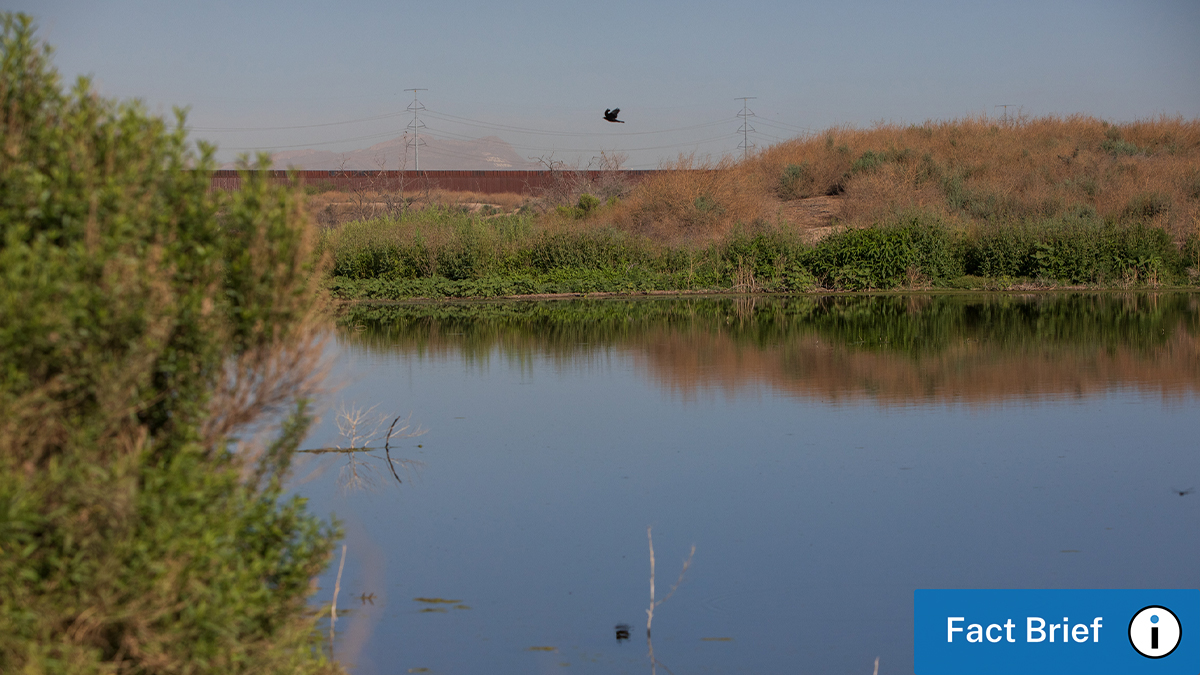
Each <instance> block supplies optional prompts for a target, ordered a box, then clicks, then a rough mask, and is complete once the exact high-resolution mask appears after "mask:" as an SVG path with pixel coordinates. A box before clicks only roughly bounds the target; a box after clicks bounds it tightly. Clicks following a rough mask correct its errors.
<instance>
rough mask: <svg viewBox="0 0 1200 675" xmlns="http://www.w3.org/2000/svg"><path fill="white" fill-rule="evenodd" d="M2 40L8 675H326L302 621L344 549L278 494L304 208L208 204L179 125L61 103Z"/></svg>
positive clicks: (293, 407)
mask: <svg viewBox="0 0 1200 675" xmlns="http://www.w3.org/2000/svg"><path fill="white" fill-rule="evenodd" d="M0 21H2V24H3V25H2V35H0V55H2V59H0V69H2V70H0V148H2V150H0V237H2V238H0V270H3V271H4V276H3V281H2V282H0V316H3V317H4V319H3V321H0V547H3V551H2V555H0V672H10V673H16V672H27V673H124V672H137V673H159V672H164V673H165V672H188V673H233V672H289V673H291V672H297V673H302V672H327V671H336V670H338V669H337V667H336V665H334V664H330V663H328V662H327V661H326V660H325V659H324V657H323V656H322V651H321V639H320V637H319V635H318V634H317V633H316V632H315V631H314V628H315V627H314V617H313V616H312V615H311V613H310V612H309V611H308V609H307V607H306V599H307V597H308V595H309V593H310V586H309V579H311V578H312V576H313V575H315V574H317V573H319V572H320V570H321V569H322V568H323V567H324V566H325V564H326V563H327V561H328V558H329V552H330V550H331V547H332V543H333V540H334V538H335V537H336V536H337V532H336V530H334V529H332V528H331V527H329V526H326V525H322V524H321V523H320V522H319V521H318V520H316V519H315V518H313V517H312V516H310V515H308V514H307V513H305V510H304V504H303V501H302V500H300V499H298V498H292V499H285V498H284V491H283V480H284V478H285V477H286V474H287V471H288V467H289V464H290V457H291V454H292V451H293V450H294V449H295V448H296V446H297V444H298V443H299V442H300V441H301V440H302V438H303V436H304V434H305V431H306V429H307V426H308V423H309V417H308V415H307V414H306V410H307V408H306V403H305V401H306V398H307V397H308V396H310V395H311V394H312V392H313V384H314V381H313V378H312V374H313V372H314V368H315V365H316V364H317V362H318V361H319V356H320V344H319V340H316V339H315V336H316V335H317V330H318V323H317V316H318V314H317V313H318V310H319V303H318V302H317V296H316V294H315V288H314V285H313V284H314V282H315V280H316V275H315V274H314V270H313V269H312V266H311V263H312V260H313V258H312V249H311V246H310V242H309V240H308V235H307V229H306V228H305V227H304V225H305V224H304V221H303V213H302V210H301V205H300V203H299V201H298V196H296V195H294V194H292V193H290V192H288V191H285V190H280V189H276V188H273V187H271V186H270V185H268V184H267V183H266V181H265V179H263V178H262V177H261V176H260V175H256V174H253V173H248V174H246V175H243V177H242V180H243V185H244V186H245V187H244V188H243V189H242V190H241V191H240V192H238V193H235V194H233V195H219V194H214V193H210V192H209V180H210V171H211V169H212V167H213V160H212V149H211V148H209V147H206V146H202V147H201V148H200V150H199V152H198V153H197V152H196V151H193V150H190V149H189V147H188V145H187V141H186V134H185V132H184V127H183V116H182V114H180V115H179V116H178V117H179V120H178V123H177V126H176V127H175V128H174V130H168V129H167V127H166V125H165V123H164V122H163V121H162V120H161V119H159V118H156V117H153V116H150V115H148V114H147V113H146V112H145V110H144V109H143V108H142V107H141V105H140V104H138V103H116V102H112V101H108V100H105V99H103V98H101V97H99V96H97V95H96V94H95V93H94V92H93V91H92V90H91V87H90V85H89V83H88V82H87V81H86V80H80V81H79V83H78V84H76V85H75V87H74V88H73V89H72V90H71V91H70V92H69V93H66V92H64V91H63V90H62V88H61V86H60V83H59V77H58V74H57V73H56V72H55V70H54V69H53V67H52V66H51V65H50V62H49V57H48V55H49V48H48V47H44V46H41V45H40V44H39V43H38V42H37V41H36V39H35V38H34V31H33V28H32V26H31V21H30V20H29V19H28V18H27V17H25V16H21V15H12V14H5V15H2V17H0ZM193 169H195V170H193ZM267 419H283V420H284V423H283V426H282V430H281V432H280V433H279V435H278V437H277V438H276V439H275V440H274V441H273V442H271V443H270V444H269V445H268V446H267V447H266V448H262V449H261V450H260V451H259V452H258V453H257V458H255V457H254V456H252V455H251V453H250V452H249V449H246V450H244V451H239V452H235V451H233V450H232V449H231V447H230V442H231V441H232V440H233V437H234V436H235V435H236V434H237V433H239V430H243V429H245V428H246V427H247V426H248V425H261V424H262V423H263V422H264V421H265V420H267Z"/></svg>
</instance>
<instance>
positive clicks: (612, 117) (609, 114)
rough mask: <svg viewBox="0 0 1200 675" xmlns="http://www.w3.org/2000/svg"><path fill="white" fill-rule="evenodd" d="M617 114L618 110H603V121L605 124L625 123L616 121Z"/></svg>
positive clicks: (619, 110)
mask: <svg viewBox="0 0 1200 675" xmlns="http://www.w3.org/2000/svg"><path fill="white" fill-rule="evenodd" d="M619 112H621V109H620V108H613V109H612V110H609V109H608V108H605V109H604V120H605V121H606V122H616V123H617V124H625V122H624V121H623V120H619V119H617V113H619Z"/></svg>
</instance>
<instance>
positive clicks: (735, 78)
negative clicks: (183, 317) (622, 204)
mask: <svg viewBox="0 0 1200 675" xmlns="http://www.w3.org/2000/svg"><path fill="white" fill-rule="evenodd" d="M0 8H3V9H5V10H18V11H24V12H27V13H30V14H32V15H34V17H35V18H36V20H37V23H38V25H39V27H40V31H39V34H40V35H41V37H42V38H43V39H45V40H47V41H48V42H50V43H51V44H52V45H54V47H55V49H56V56H55V63H56V65H57V67H58V68H59V70H60V71H61V72H62V73H63V74H64V75H65V76H67V77H68V78H69V79H73V78H74V77H75V76H77V75H80V74H90V75H91V76H92V77H93V78H94V81H95V84H96V86H97V87H98V89H99V90H100V91H101V92H102V93H103V94H105V95H108V96H113V97H121V98H131V97H137V98H141V99H142V100H144V101H145V102H146V104H147V105H148V106H149V107H150V109H151V110H152V111H156V112H162V113H170V110H171V108H172V107H173V106H177V105H179V106H189V107H190V109H191V112H190V115H189V118H188V119H189V124H190V126H192V127H193V128H194V131H193V135H194V136H195V137H197V138H206V139H209V140H212V141H215V142H216V143H217V144H218V146H219V147H220V154H219V158H220V159H221V160H223V161H224V160H229V159H232V158H233V157H234V156H235V155H237V154H238V153H239V152H243V151H246V150H249V149H252V148H263V149H280V150H282V149H297V148H302V147H313V148H318V149H323V150H334V151H340V150H350V149H354V148H360V147H367V146H369V145H371V144H373V143H376V142H379V141H381V140H384V139H386V138H394V137H396V136H399V135H400V134H401V133H402V132H403V131H404V128H405V126H406V125H407V124H408V123H409V122H410V121H411V119H412V118H411V115H410V114H405V113H404V109H405V108H406V106H408V105H409V103H410V102H411V101H412V94H411V93H406V92H405V91H404V89H406V88H412V87H422V88H426V89H428V91H422V92H419V96H420V101H421V103H422V104H424V106H425V107H426V108H427V110H426V112H425V113H423V114H422V116H421V121H422V122H423V123H424V124H425V125H426V129H425V130H424V133H427V134H429V135H430V136H434V137H440V138H477V137H482V136H488V135H495V136H499V137H500V138H503V139H504V140H506V141H508V142H509V143H511V144H513V145H514V146H515V147H516V150H517V153H518V154H519V155H521V156H523V157H533V158H537V157H548V156H550V155H551V153H553V156H554V158H555V159H562V160H567V161H568V162H575V161H580V162H582V163H583V164H586V163H587V162H588V160H589V159H590V158H591V157H593V156H594V155H598V154H599V151H600V150H602V149H603V150H610V151H613V150H615V151H623V152H626V153H627V154H628V155H629V162H628V164H627V166H631V167H633V168H653V167H654V166H657V165H658V163H659V162H660V161H661V160H663V159H669V158H673V157H675V156H676V155H678V154H679V153H680V152H685V153H686V152H692V151H697V152H699V153H700V154H701V155H704V154H710V155H712V156H714V157H717V156H720V155H722V154H725V153H738V152H740V151H739V150H738V145H739V143H740V142H741V141H742V136H741V134H739V133H737V131H738V128H739V125H740V124H741V120H740V119H739V118H738V117H737V113H738V112H740V111H741V102H740V101H736V100H734V99H735V98H736V97H741V96H755V97H757V98H756V99H755V100H752V101H750V109H751V111H752V112H753V113H754V115H755V116H754V117H752V118H751V119H750V124H751V126H752V127H753V128H754V130H755V131H754V132H753V133H751V134H750V142H752V143H755V144H757V145H758V146H760V147H761V146H763V145H769V144H771V143H773V142H776V141H778V140H781V139H785V138H791V137H794V136H796V135H798V134H802V133H805V132H806V131H818V130H821V129H824V128H827V127H830V126H833V125H843V124H849V125H869V124H871V123H873V122H876V121H880V120H883V121H890V122H905V123H909V122H917V123H919V122H922V121H924V120H927V119H937V120H943V119H951V118H955V117H961V116H964V115H979V114H988V115H996V116H998V115H1000V114H1001V109H999V108H996V106H997V105H999V104H1014V106H1015V107H1010V108H1009V109H1008V110H1009V112H1010V114H1011V113H1012V112H1014V111H1016V110H1020V111H1022V112H1023V113H1025V114H1028V115H1032V116H1040V115H1048V114H1058V115H1066V114H1072V113H1085V114H1089V115H1095V116H1098V117H1102V118H1104V119H1108V120H1112V121H1125V120H1132V119H1138V118H1144V117H1150V116H1157V115H1159V114H1167V115H1182V116H1184V117H1187V118H1195V117H1200V2H1198V1H1197V0H1139V1H1129V2H1109V1H1103V0H1087V1H1084V0H1073V1H1058V0H1038V1H1036V2H1027V1H1025V0H1006V1H1005V2H990V3H979V2H966V1H964V2H945V1H942V2H939V1H932V0H913V1H908V2H823V3H816V2H807V1H798V0H793V1H791V2H785V1H763V0H759V1H756V0H749V1H748V2H742V3H731V2H729V3H717V2H709V1H707V0H691V1H690V2H677V1H668V2H655V1H653V0H593V1H591V2H575V1H572V0H553V1H550V0H511V1H509V2H495V1H492V2H456V1H454V0H424V1H421V2H410V1H407V0H404V1H392V2H381V1H378V2H376V1H372V2H352V1H350V0H343V1H342V2H331V1H330V0H324V1H322V2H309V1H307V0H292V1H290V2H274V1H271V2H268V1H263V2H227V1H225V0H208V1H206V2H179V1H165V2H164V1H163V0H154V1H148V0H147V1H131V0H92V1H90V2H71V1H65V0H36V1H28V0H19V1H12V0H0ZM610 107H620V108H621V117H622V119H625V120H627V122H628V123H627V124H624V125H615V124H609V123H607V122H605V121H604V120H603V119H601V114H602V113H603V111H604V109H605V108H610ZM364 118H373V119H366V120H364ZM338 122H350V123H347V124H329V123H338ZM311 125H325V126H311ZM289 126H305V127H306V128H300V129H281V128H280V127H289ZM264 127H266V128H267V129H263V128H264ZM249 128H253V129H251V130H245V129H249ZM232 129H240V130H232Z"/></svg>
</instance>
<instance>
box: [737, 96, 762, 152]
mask: <svg viewBox="0 0 1200 675" xmlns="http://www.w3.org/2000/svg"><path fill="white" fill-rule="evenodd" d="M756 98H758V97H757V96H742V97H741V98H735V99H733V100H735V101H741V102H742V112H740V113H738V115H737V116H738V117H740V118H742V126H741V128H740V129H738V131H739V132H740V133H741V134H742V142H741V144H740V145H738V149H739V150H741V151H742V159H743V160H744V159H746V158H747V157H749V156H750V148H753V147H754V144H753V143H751V142H750V132H751V131H754V127H752V126H750V118H751V117H754V111H752V110H750V101H751V100H753V99H756Z"/></svg>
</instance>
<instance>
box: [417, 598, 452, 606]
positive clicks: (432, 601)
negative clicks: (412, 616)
mask: <svg viewBox="0 0 1200 675" xmlns="http://www.w3.org/2000/svg"><path fill="white" fill-rule="evenodd" d="M413 602H425V603H428V604H430V605H438V604H442V605H456V604H458V603H460V602H462V600H447V599H445V598H413Z"/></svg>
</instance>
